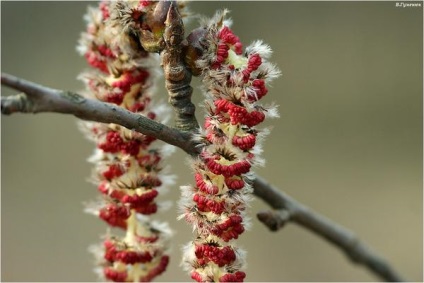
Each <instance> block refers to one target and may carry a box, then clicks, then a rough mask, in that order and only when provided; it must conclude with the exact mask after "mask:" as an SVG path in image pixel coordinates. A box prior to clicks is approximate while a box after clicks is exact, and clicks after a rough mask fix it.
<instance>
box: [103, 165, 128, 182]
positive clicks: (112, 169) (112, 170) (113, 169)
mask: <svg viewBox="0 0 424 283" xmlns="http://www.w3.org/2000/svg"><path fill="white" fill-rule="evenodd" d="M122 174H124V172H123V171H122V169H121V167H120V166H119V165H117V164H112V165H110V166H109V168H108V169H107V170H106V171H105V172H103V177H105V178H106V179H107V180H112V179H113V178H115V177H119V176H121V175H122Z"/></svg>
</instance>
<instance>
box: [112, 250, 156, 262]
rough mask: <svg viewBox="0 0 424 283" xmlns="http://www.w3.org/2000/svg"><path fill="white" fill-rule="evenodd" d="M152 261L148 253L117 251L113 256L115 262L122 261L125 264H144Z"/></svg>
mask: <svg viewBox="0 0 424 283" xmlns="http://www.w3.org/2000/svg"><path fill="white" fill-rule="evenodd" d="M152 259H153V257H152V255H151V254H150V253H148V252H134V251H119V252H117V253H116V255H115V260H119V261H122V262H123V263H126V264H134V263H146V262H150V261H151V260H152Z"/></svg>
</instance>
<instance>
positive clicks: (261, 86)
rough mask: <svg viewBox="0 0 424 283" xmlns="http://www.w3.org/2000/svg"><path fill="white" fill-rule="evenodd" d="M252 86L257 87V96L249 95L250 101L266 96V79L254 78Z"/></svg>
mask: <svg viewBox="0 0 424 283" xmlns="http://www.w3.org/2000/svg"><path fill="white" fill-rule="evenodd" d="M252 86H253V87H254V88H255V93H256V97H254V96H251V95H250V96H249V97H248V98H249V100H250V101H256V100H259V99H261V98H262V97H264V96H265V95H266V94H267V93H268V89H267V88H266V87H265V81H264V80H254V81H253V82H252Z"/></svg>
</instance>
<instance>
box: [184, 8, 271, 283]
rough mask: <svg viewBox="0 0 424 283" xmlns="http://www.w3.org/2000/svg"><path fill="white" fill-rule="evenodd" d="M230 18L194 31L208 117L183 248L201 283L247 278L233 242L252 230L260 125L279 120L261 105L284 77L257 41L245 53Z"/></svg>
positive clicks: (188, 194)
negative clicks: (249, 209) (252, 180)
mask: <svg viewBox="0 0 424 283" xmlns="http://www.w3.org/2000/svg"><path fill="white" fill-rule="evenodd" d="M226 13H227V11H222V12H219V13H217V14H216V15H215V16H214V17H213V18H212V19H210V20H204V21H203V24H202V27H201V28H200V29H198V30H197V31H195V32H194V33H193V35H194V36H193V38H196V37H197V38H201V40H200V41H199V42H197V43H195V44H193V45H194V46H196V47H197V50H198V51H199V50H201V56H199V58H198V59H197V60H196V62H194V64H192V68H193V70H197V72H198V73H199V74H200V77H201V79H202V83H203V88H204V92H205V96H206V100H205V107H206V109H207V112H208V113H207V116H206V119H205V123H204V130H203V132H202V133H201V134H199V136H198V140H199V141H200V142H202V143H203V145H204V147H203V149H202V152H201V153H200V157H199V158H198V159H197V160H195V161H193V168H194V171H195V185H194V186H184V187H182V192H183V198H182V201H181V208H182V210H183V214H182V216H181V217H182V218H184V219H185V220H186V221H187V222H189V223H190V224H192V225H193V230H194V231H195V240H194V241H192V242H190V243H188V244H187V245H186V246H185V248H184V259H183V263H184V265H185V267H186V269H187V270H188V271H189V272H190V274H191V277H192V278H193V279H194V280H196V281H198V282H241V281H243V280H244V278H245V272H244V271H242V270H243V268H244V265H245V253H244V251H242V250H241V249H239V248H237V247H236V246H235V244H234V241H233V240H235V239H237V238H238V237H239V235H240V234H241V233H243V232H244V231H245V228H246V226H247V225H248V218H247V216H246V206H247V202H248V200H249V198H250V194H251V192H252V188H251V187H250V185H249V173H250V172H251V167H252V165H257V164H261V163H262V160H261V159H260V158H259V156H258V155H259V153H260V151H261V150H260V147H259V145H258V143H259V141H260V140H261V138H262V137H263V135H264V134H265V133H266V131H264V130H262V131H261V130H258V129H257V128H256V126H257V125H258V124H260V123H261V122H263V121H264V119H265V118H266V117H275V116H277V111H276V109H275V107H272V106H263V105H261V104H260V103H259V100H260V99H261V98H262V97H263V96H265V95H266V94H267V92H268V90H267V87H266V85H267V84H268V83H269V81H271V80H272V79H273V78H275V77H277V76H278V75H279V71H278V69H277V68H276V67H275V66H274V65H272V64H270V63H269V62H267V59H268V58H269V56H270V54H271V49H270V48H269V47H268V46H267V45H264V44H263V43H262V42H261V41H256V42H254V43H252V44H251V45H250V46H248V47H247V48H246V49H245V50H244V51H243V46H242V43H241V42H240V40H239V38H238V37H237V36H236V35H234V33H233V32H232V31H231V29H230V28H229V25H230V21H229V20H226V19H225V14H226ZM189 39H190V38H189ZM194 53H195V52H192V53H191V54H194ZM197 54H199V52H197Z"/></svg>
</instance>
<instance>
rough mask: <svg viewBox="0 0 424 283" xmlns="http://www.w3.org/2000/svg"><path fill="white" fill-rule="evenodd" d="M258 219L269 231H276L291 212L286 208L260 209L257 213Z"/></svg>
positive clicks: (281, 226)
mask: <svg viewBox="0 0 424 283" xmlns="http://www.w3.org/2000/svg"><path fill="white" fill-rule="evenodd" d="M257 217H258V219H259V221H261V222H262V223H263V224H264V225H265V226H267V227H268V228H269V229H270V230H271V231H273V232H276V231H278V230H280V229H281V228H283V226H284V225H285V224H286V223H288V222H289V221H290V217H291V214H290V212H289V211H288V210H286V209H279V210H268V211H261V212H259V213H258V214H257Z"/></svg>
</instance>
